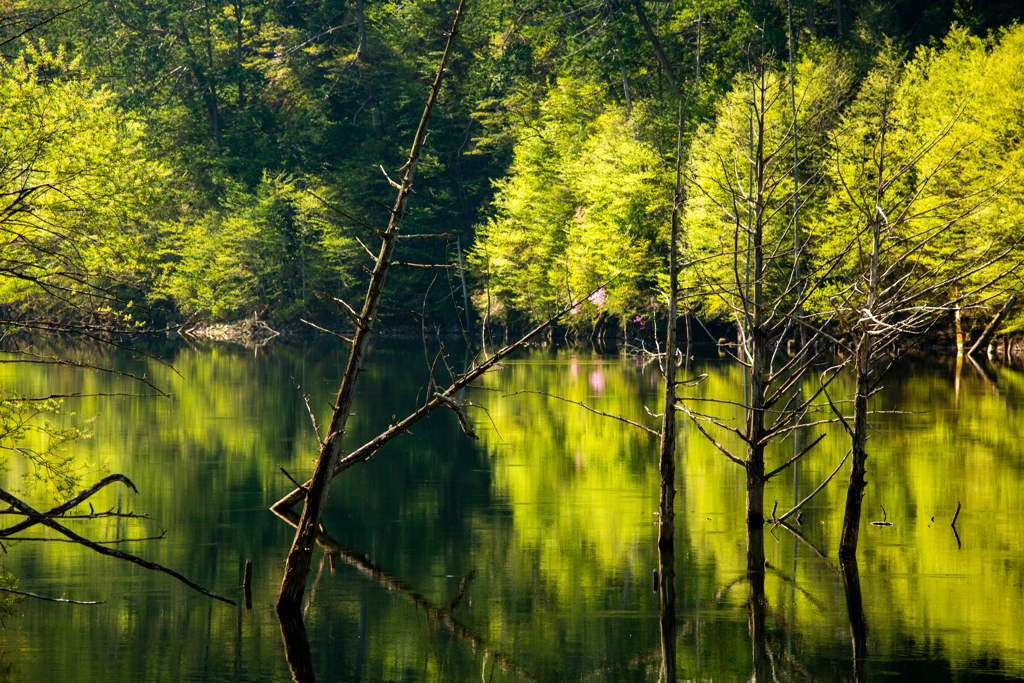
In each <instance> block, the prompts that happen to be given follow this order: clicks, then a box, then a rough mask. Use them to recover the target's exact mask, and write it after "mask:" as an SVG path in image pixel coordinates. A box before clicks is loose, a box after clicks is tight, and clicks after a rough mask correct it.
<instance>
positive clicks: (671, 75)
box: [632, 0, 679, 95]
mask: <svg viewBox="0 0 1024 683" xmlns="http://www.w3.org/2000/svg"><path fill="white" fill-rule="evenodd" d="M632 2H633V10H634V11H635V12H636V18H637V19H639V20H640V26H642V27H643V29H644V33H646V34H647V38H648V39H649V40H650V41H651V48H652V49H653V50H654V56H655V57H657V58H658V65H659V66H660V67H661V68H662V69H664V70H665V77H666V78H667V79H668V84H669V86H670V87H671V88H672V92H673V93H674V94H675V95H678V94H679V85H678V83H679V81H677V80H676V72H675V70H674V69H673V68H672V63H671V62H669V61H668V55H666V54H665V51H664V50H663V49H662V48H661V41H660V40H658V35H657V34H656V33H655V32H654V29H653V28H652V27H651V22H649V21H648V20H647V14H646V13H645V12H644V8H643V6H642V5H641V4H640V0H632Z"/></svg>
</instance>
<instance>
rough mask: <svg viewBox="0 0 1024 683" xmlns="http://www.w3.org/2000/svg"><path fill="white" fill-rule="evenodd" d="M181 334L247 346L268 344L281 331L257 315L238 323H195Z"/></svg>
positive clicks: (203, 339) (180, 331) (202, 339)
mask: <svg viewBox="0 0 1024 683" xmlns="http://www.w3.org/2000/svg"><path fill="white" fill-rule="evenodd" d="M179 334H181V335H182V336H183V337H191V338H192V339H198V340H201V341H215V342H223V343H229V344H241V345H242V346H245V347H247V348H254V347H259V346H264V345H266V344H267V343H268V342H269V341H270V340H271V339H273V338H274V337H277V336H279V335H280V334H281V333H280V332H278V331H277V330H274V329H272V328H271V327H270V325H268V324H267V323H266V322H264V321H263V320H260V319H259V318H257V317H256V316H253V317H252V318H246V319H244V320H240V321H238V322H236V323H218V324H215V325H193V326H192V327H189V328H187V329H186V328H182V329H181V330H179Z"/></svg>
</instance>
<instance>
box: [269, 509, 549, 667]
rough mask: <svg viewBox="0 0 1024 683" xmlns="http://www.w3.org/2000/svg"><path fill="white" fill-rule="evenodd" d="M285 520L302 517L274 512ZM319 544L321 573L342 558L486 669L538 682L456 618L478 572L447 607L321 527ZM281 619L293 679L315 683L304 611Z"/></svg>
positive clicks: (468, 576)
mask: <svg viewBox="0 0 1024 683" xmlns="http://www.w3.org/2000/svg"><path fill="white" fill-rule="evenodd" d="M275 513H277V514H278V516H279V517H281V518H282V519H283V520H285V521H286V522H288V523H289V524H291V525H292V526H295V525H296V524H298V521H299V517H298V515H297V514H296V513H295V512H294V511H292V510H285V511H280V510H275ZM316 541H317V543H318V544H319V545H320V546H322V547H323V549H324V557H323V558H322V560H321V563H320V573H322V572H323V566H324V561H325V560H329V561H330V567H331V571H332V572H333V571H334V567H335V560H336V559H340V560H341V561H342V562H345V563H346V564H348V565H349V566H351V567H353V568H354V569H356V570H357V571H358V572H359V573H360V574H362V575H363V576H365V577H367V578H368V579H370V580H371V581H373V582H375V583H377V584H378V585H380V586H381V587H383V588H385V589H386V590H389V591H395V592H396V593H397V594H398V595H401V596H402V597H404V598H405V599H406V600H409V601H410V602H412V603H413V604H414V605H416V607H417V608H418V609H419V610H421V611H422V612H423V613H424V614H426V615H427V617H428V618H429V622H428V623H429V624H437V625H440V626H442V627H444V628H445V629H446V630H447V631H448V632H449V633H451V634H452V635H453V636H455V637H456V638H457V639H459V640H460V641H463V642H465V643H467V644H468V645H469V646H470V648H471V649H472V650H473V651H474V652H482V653H483V662H484V670H485V671H486V669H487V664H488V662H493V665H495V666H498V667H500V668H501V669H502V670H503V671H506V672H509V673H512V674H514V675H515V676H516V677H517V678H518V679H519V680H524V681H536V680H537V679H535V678H534V677H533V676H531V675H529V674H528V673H527V672H526V671H525V670H524V669H523V668H522V667H521V666H520V665H519V664H517V663H516V662H514V661H513V660H512V658H511V657H510V656H509V655H507V654H505V653H502V652H500V651H497V650H495V649H494V648H493V647H492V646H491V645H490V644H489V643H488V642H487V641H486V640H484V639H483V638H481V637H479V636H478V635H476V634H475V633H473V631H471V630H470V629H469V628H467V627H466V626H464V625H462V624H460V623H459V622H458V621H456V619H455V612H456V611H457V610H458V608H459V606H460V605H461V604H462V601H463V599H464V598H465V596H466V593H467V591H468V590H469V586H470V584H471V583H472V581H473V578H474V576H475V575H476V571H475V570H474V571H470V572H469V573H468V574H466V576H465V577H463V579H462V582H461V583H460V584H459V590H458V593H456V595H455V597H454V598H453V599H452V600H450V601H449V602H448V603H447V604H446V605H436V604H434V603H432V602H430V601H429V600H427V599H426V598H425V597H423V596H422V595H421V594H419V593H417V592H416V591H414V590H413V589H412V587H411V586H410V585H409V584H408V583H407V582H406V581H405V580H403V579H401V578H399V577H397V576H395V575H393V574H391V573H390V572H388V571H387V570H385V569H384V568H383V567H381V566H380V565H378V564H377V563H376V562H375V561H374V559H373V558H372V557H371V556H370V555H368V554H366V553H361V552H358V551H355V550H352V549H350V548H347V547H345V546H344V545H342V544H341V543H339V542H338V541H336V540H335V539H334V538H332V537H331V536H330V535H329V534H327V532H326V531H325V530H324V529H323V527H322V526H321V527H320V529H319V530H318V532H317V537H316ZM319 578H320V574H318V575H317V578H316V581H319ZM315 588H316V584H315V583H314V588H313V590H311V591H310V596H309V602H307V604H306V607H307V609H308V607H309V604H310V603H311V602H312V600H313V598H314V597H315V594H316V590H315ZM278 618H279V619H280V623H281V636H282V638H283V640H284V650H285V658H286V659H287V660H288V667H289V669H291V672H292V677H293V679H294V680H295V681H296V683H312V681H314V680H315V676H314V672H313V663H312V658H311V656H310V650H309V639H308V637H307V636H306V628H305V625H304V623H303V619H302V612H300V611H298V610H279V611H278Z"/></svg>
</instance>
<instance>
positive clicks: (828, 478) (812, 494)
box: [775, 448, 853, 523]
mask: <svg viewBox="0 0 1024 683" xmlns="http://www.w3.org/2000/svg"><path fill="white" fill-rule="evenodd" d="M852 452H853V449H852V448H851V449H850V450H848V451H846V455H844V456H843V459H842V460H841V461H840V463H839V466H838V467H836V469H835V470H834V471H833V472H832V474H830V475H828V477H826V478H825V481H823V482H821V484H819V485H818V488H816V489H814V490H813V491H811V493H810V494H809V495H808V496H807V497H806V498H804V499H803V500H801V501H800V502H799V503H797V504H796V505H795V506H794V507H793V509H792V510H790V511H789V512H787V513H786V514H784V515H782V516H781V517H779V518H778V519H777V520H775V521H776V523H779V522H782V521H784V520H785V519H786V518H787V517H790V516H791V515H793V514H795V513H796V512H797V510H799V509H800V508H802V507H803V506H804V504H805V503H807V501H809V500H810V499H811V498H814V497H815V496H816V495H818V492H819V491H821V490H822V489H823V488H825V484H827V483H829V482H830V481H832V477H834V476H836V474H837V473H838V472H839V470H840V469H842V467H843V464H844V463H845V462H846V460H847V459H848V458H849V457H850V453H852Z"/></svg>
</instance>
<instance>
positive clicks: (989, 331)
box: [957, 296, 1017, 356]
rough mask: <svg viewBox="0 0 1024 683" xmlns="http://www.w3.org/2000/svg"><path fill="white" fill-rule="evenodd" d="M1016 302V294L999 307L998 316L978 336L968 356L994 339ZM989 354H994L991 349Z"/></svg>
mask: <svg viewBox="0 0 1024 683" xmlns="http://www.w3.org/2000/svg"><path fill="white" fill-rule="evenodd" d="M1015 303H1017V297H1015V296H1011V297H1010V298H1009V299H1007V300H1006V303H1005V304H1003V307H1002V308H1000V309H999V313H997V314H996V317H995V318H993V319H992V322H990V323H989V324H988V326H987V327H985V331H984V332H982V333H981V336H980V337H978V341H976V342H974V344H973V345H972V346H971V350H970V351H968V352H967V355H968V356H973V355H974V354H975V353H977V352H978V349H980V348H982V347H984V346H985V345H987V344H988V342H989V340H990V339H992V335H994V334H995V333H996V330H998V329H999V326H1000V325H1001V324H1002V323H1003V321H1004V320H1006V316H1007V315H1008V314H1009V313H1010V309H1012V308H1013V305H1014V304H1015ZM959 310H960V309H959V308H958V309H957V312H959ZM958 340H959V338H958ZM988 355H989V356H991V355H992V353H991V351H990V352H989V354H988Z"/></svg>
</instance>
